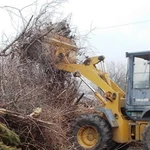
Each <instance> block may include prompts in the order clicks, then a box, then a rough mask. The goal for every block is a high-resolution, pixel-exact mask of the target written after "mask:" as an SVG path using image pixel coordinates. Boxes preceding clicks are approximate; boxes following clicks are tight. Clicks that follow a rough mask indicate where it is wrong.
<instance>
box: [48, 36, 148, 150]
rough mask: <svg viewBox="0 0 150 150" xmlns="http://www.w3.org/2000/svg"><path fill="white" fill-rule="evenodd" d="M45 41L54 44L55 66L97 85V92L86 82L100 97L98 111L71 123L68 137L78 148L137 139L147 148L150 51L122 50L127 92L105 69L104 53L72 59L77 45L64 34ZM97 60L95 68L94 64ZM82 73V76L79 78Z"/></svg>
mask: <svg viewBox="0 0 150 150" xmlns="http://www.w3.org/2000/svg"><path fill="white" fill-rule="evenodd" d="M47 43H50V44H54V45H55V46H56V47H57V50H56V51H55V56H56V62H55V63H56V67H57V68H58V69H60V70H64V71H67V72H71V73H73V74H74V76H75V77H79V78H80V79H81V80H82V81H83V82H85V83H86V81H85V80H84V78H87V79H88V80H90V81H91V82H92V83H94V84H95V85H97V87H98V88H100V89H101V91H102V92H101V93H103V94H100V93H98V92H97V91H95V90H94V89H93V88H92V87H91V86H90V85H88V84H87V83H86V84H87V86H88V87H89V88H90V89H91V90H92V91H93V93H94V95H95V96H96V97H97V98H98V99H99V100H100V103H101V104H102V107H96V108H95V109H96V111H99V112H100V113H101V114H102V115H97V114H84V115H81V116H80V117H78V118H77V119H76V120H75V122H74V124H73V125H72V129H73V130H72V140H73V142H74V145H75V146H76V148H77V149H78V150H99V149H100V150H103V149H110V147H112V141H113V142H117V143H122V144H123V143H130V142H135V143H136V142H137V143H139V142H141V143H142V146H143V149H144V150H150V126H149V121H150V51H145V52H135V53H126V57H127V58H128V68H127V93H125V92H124V91H123V90H122V89H121V88H120V87H119V86H118V85H116V84H115V83H114V82H113V81H112V80H111V79H110V78H109V76H108V74H107V73H106V72H105V67H104V56H96V57H91V58H86V60H85V61H84V62H83V63H81V64H79V63H77V62H76V53H77V46H76V45H75V43H74V42H73V41H72V40H70V39H68V38H64V37H60V36H57V37H54V38H51V39H48V40H47ZM99 63H100V64H101V66H102V67H101V69H98V68H97V67H96V66H97V64H99ZM83 77H84V78H83Z"/></svg>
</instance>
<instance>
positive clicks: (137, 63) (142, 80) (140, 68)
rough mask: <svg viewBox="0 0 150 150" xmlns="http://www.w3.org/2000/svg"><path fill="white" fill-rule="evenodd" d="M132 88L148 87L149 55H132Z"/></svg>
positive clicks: (149, 74)
mask: <svg viewBox="0 0 150 150" xmlns="http://www.w3.org/2000/svg"><path fill="white" fill-rule="evenodd" d="M133 70H134V74H133V88H149V78H150V59H149V56H147V55H145V56H143V57H140V58H139V57H134V67H133Z"/></svg>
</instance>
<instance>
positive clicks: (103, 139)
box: [71, 114, 112, 150]
mask: <svg viewBox="0 0 150 150" xmlns="http://www.w3.org/2000/svg"><path fill="white" fill-rule="evenodd" d="M87 126H90V127H92V128H94V129H96V131H97V134H98V136H97V137H98V139H97V140H96V143H95V144H94V145H93V146H92V147H88V148H87V147H85V146H83V145H81V144H80V143H79V142H78V137H77V135H78V132H79V130H81V128H84V127H85V128H86V127H87ZM71 134H72V138H71V139H72V140H71V141H72V143H73V144H74V147H75V148H74V149H76V150H107V149H110V147H111V146H112V145H111V144H112V132H111V127H110V125H109V123H108V122H107V121H106V120H104V119H103V118H102V117H100V116H98V115H95V114H87V115H81V116H80V117H78V118H77V119H76V121H75V122H74V123H73V125H72V132H71ZM88 134H89V133H88Z"/></svg>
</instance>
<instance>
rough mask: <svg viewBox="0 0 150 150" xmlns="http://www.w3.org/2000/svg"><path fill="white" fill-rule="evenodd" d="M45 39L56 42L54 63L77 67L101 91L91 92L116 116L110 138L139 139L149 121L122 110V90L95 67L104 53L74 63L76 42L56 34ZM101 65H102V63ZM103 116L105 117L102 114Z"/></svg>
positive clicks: (72, 69) (121, 140)
mask: <svg viewBox="0 0 150 150" xmlns="http://www.w3.org/2000/svg"><path fill="white" fill-rule="evenodd" d="M47 43H51V44H54V45H55V46H57V50H56V53H55V55H56V67H57V68H58V69H60V70H64V71H67V72H71V73H74V72H76V71H78V72H79V73H80V74H81V75H83V76H84V77H86V78H87V79H88V80H90V81H91V82H93V83H94V84H95V85H97V86H98V87H99V88H100V89H101V90H102V91H103V92H104V96H101V95H100V94H99V93H97V92H95V93H94V94H95V96H96V97H97V98H98V99H99V100H100V103H101V104H102V107H104V108H106V109H110V110H111V111H112V113H113V115H114V116H115V118H116V121H117V123H118V127H114V128H113V129H112V130H113V140H114V141H116V142H118V143H125V142H129V141H132V140H133V139H134V140H141V139H142V133H143V131H144V128H145V126H146V125H147V124H148V122H145V121H141V122H138V121H137V122H134V121H132V120H128V119H127V118H126V117H125V116H124V115H123V114H122V112H121V108H122V107H124V103H125V92H124V91H123V90H122V89H121V88H120V87H119V86H118V85H116V84H115V83H114V82H113V81H112V80H111V79H110V78H109V76H108V74H107V73H105V71H104V70H99V69H97V67H96V64H98V63H102V65H103V60H104V57H103V56H100V57H91V58H87V59H86V60H85V61H84V62H83V63H82V64H78V63H76V54H77V51H78V48H77V47H76V45H75V42H73V41H72V40H70V39H68V38H65V37H59V36H57V37H54V38H52V39H49V40H48V41H47ZM102 68H103V69H104V66H103V67H102ZM104 118H106V116H105V115H104ZM106 119H107V118H106ZM85 130H86V129H85ZM79 134H80V133H79Z"/></svg>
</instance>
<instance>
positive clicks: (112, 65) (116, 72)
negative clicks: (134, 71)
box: [106, 61, 127, 91]
mask: <svg viewBox="0 0 150 150" xmlns="http://www.w3.org/2000/svg"><path fill="white" fill-rule="evenodd" d="M106 66H107V72H108V74H109V76H110V78H111V79H112V80H113V81H114V82H115V83H116V84H117V85H118V86H119V87H120V88H122V89H123V90H124V91H126V70H127V68H126V64H125V63H123V62H115V61H111V62H108V63H106Z"/></svg>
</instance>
